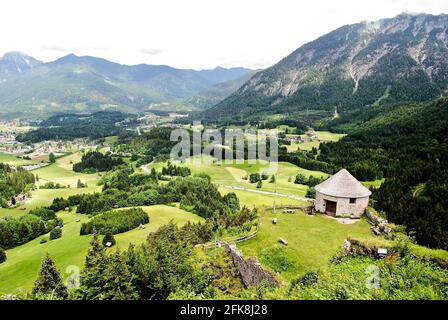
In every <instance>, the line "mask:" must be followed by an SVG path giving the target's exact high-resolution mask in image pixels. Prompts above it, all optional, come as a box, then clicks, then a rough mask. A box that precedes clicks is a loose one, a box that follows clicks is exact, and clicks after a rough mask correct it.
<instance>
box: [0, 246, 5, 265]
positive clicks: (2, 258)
mask: <svg viewBox="0 0 448 320" xmlns="http://www.w3.org/2000/svg"><path fill="white" fill-rule="evenodd" d="M5 261H6V251H5V250H4V249H3V248H2V247H0V263H3V262H5Z"/></svg>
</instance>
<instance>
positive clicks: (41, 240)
mask: <svg viewBox="0 0 448 320" xmlns="http://www.w3.org/2000/svg"><path fill="white" fill-rule="evenodd" d="M47 242H48V239H47V238H46V237H44V238H42V239H40V244H44V243H47Z"/></svg>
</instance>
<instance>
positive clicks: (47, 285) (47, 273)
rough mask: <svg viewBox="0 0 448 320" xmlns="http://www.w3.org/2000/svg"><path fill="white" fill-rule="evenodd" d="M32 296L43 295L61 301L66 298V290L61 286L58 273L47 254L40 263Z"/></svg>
mask: <svg viewBox="0 0 448 320" xmlns="http://www.w3.org/2000/svg"><path fill="white" fill-rule="evenodd" d="M32 295H33V297H38V296H39V295H45V296H49V297H51V298H62V299H64V298H67V296H68V293H67V288H66V287H65V285H64V284H63V282H62V279H61V276H60V274H59V271H58V269H57V268H56V265H55V263H54V262H53V260H52V259H51V257H50V256H49V255H48V253H47V254H46V256H45V258H44V260H43V261H42V266H41V267H40V271H39V276H38V277H37V280H36V282H35V283H34V288H33V291H32Z"/></svg>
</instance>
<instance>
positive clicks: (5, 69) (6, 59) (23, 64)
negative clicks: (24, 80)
mask: <svg viewBox="0 0 448 320" xmlns="http://www.w3.org/2000/svg"><path fill="white" fill-rule="evenodd" d="M41 64H42V62H40V61H38V60H36V59H34V58H32V57H30V56H27V55H25V54H23V53H20V52H8V53H6V54H5V55H4V56H3V57H2V58H1V59H0V82H4V81H6V78H8V77H10V76H12V75H16V74H21V73H23V72H26V71H28V70H30V69H33V68H35V67H37V66H39V65H41Z"/></svg>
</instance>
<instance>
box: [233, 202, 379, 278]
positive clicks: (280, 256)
mask: <svg viewBox="0 0 448 320" xmlns="http://www.w3.org/2000/svg"><path fill="white" fill-rule="evenodd" d="M274 218H277V220H278V222H277V224H276V225H274V224H273V223H272V220H273V219H274ZM349 236H350V237H354V238H357V239H366V240H369V239H371V240H375V239H377V237H376V236H374V235H373V233H372V232H371V231H370V225H369V224H368V222H367V221H365V220H364V219H361V220H359V221H357V222H356V223H353V224H342V223H340V222H338V221H336V220H335V219H332V218H330V217H328V216H326V215H315V216H309V215H307V214H306V213H305V212H303V211H301V210H297V212H296V213H295V214H284V213H282V211H281V210H277V213H275V214H274V213H272V211H267V212H266V213H265V214H264V215H263V216H262V217H261V224H260V229H259V232H258V234H257V236H255V237H254V238H252V239H250V240H248V241H247V242H243V243H240V244H238V247H239V248H240V249H241V250H242V251H243V253H244V255H245V256H256V257H258V258H259V260H260V262H261V263H262V264H263V265H265V266H268V267H270V268H271V269H273V270H274V271H276V272H278V273H279V274H280V276H281V277H282V278H283V279H284V280H288V281H290V280H291V279H293V278H296V277H298V276H299V275H300V274H303V273H304V272H306V271H310V270H314V271H317V270H319V269H323V268H326V267H327V265H328V264H329V261H330V259H331V258H332V257H333V256H334V255H335V254H336V253H337V252H338V250H340V249H341V248H342V243H343V241H344V240H345V239H347V237H349ZM280 237H281V238H283V239H285V240H286V241H287V242H288V245H287V246H285V245H282V244H280V243H279V238H280ZM378 239H379V238H378ZM277 251H278V252H277ZM276 252H277V253H276ZM268 256H269V258H266V257H268ZM285 262H286V263H285ZM280 263H282V264H283V265H287V267H284V266H283V268H280V267H279V266H278V264H280Z"/></svg>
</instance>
